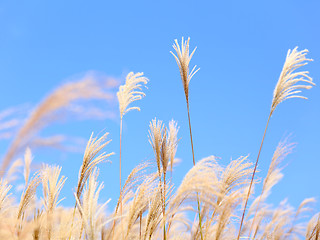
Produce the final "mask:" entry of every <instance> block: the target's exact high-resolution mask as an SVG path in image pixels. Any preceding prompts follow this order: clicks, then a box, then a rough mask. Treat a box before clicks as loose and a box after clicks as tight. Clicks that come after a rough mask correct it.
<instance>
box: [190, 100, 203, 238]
mask: <svg viewBox="0 0 320 240" xmlns="http://www.w3.org/2000/svg"><path fill="white" fill-rule="evenodd" d="M186 101H187V109H188V120H189V131H190V140H191V149H192V160H193V166H195V165H196V161H195V159H194V149H193V140H192V131H191V120H190V111H189V101H188V99H187V98H186ZM197 203H198V215H199V228H200V236H201V240H203V234H202V223H201V208H200V200H199V194H198V193H197Z"/></svg>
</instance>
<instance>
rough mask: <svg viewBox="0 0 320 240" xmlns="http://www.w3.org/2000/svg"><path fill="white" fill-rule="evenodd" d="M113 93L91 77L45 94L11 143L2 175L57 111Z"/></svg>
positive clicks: (2, 166) (108, 97) (103, 97)
mask: <svg viewBox="0 0 320 240" xmlns="http://www.w3.org/2000/svg"><path fill="white" fill-rule="evenodd" d="M112 98H113V95H112V94H110V93H106V92H104V91H103V90H102V88H101V86H99V84H98V82H96V81H95V80H94V79H92V77H89V78H88V77H85V78H84V79H82V80H80V81H78V82H72V83H66V84H64V85H62V86H61V87H59V88H58V89H56V90H55V91H54V92H53V93H51V94H50V95H49V96H47V97H46V98H45V99H44V100H43V101H42V102H41V103H40V104H39V105H38V106H37V107H36V108H35V109H34V110H33V111H32V113H31V114H30V116H29V117H28V119H27V120H26V121H25V123H24V125H23V126H22V127H21V128H20V130H19V132H18V133H17V135H16V136H15V138H14V140H13V142H12V143H11V145H10V147H9V149H8V151H7V153H6V155H5V156H4V158H3V161H2V165H1V169H0V170H1V172H0V176H3V175H4V173H5V171H6V169H7V167H8V165H9V164H10V162H11V161H12V159H13V158H14V157H15V156H16V154H18V153H19V152H21V150H22V149H24V148H25V147H26V145H27V144H29V143H30V140H31V138H32V137H33V136H34V135H35V134H36V133H37V132H38V131H39V130H40V129H41V128H43V127H45V126H47V125H48V124H49V123H51V122H53V121H54V120H57V114H56V113H57V111H59V110H61V109H63V108H66V107H67V106H69V105H70V104H71V103H73V102H74V101H76V100H79V99H107V100H110V99H112Z"/></svg>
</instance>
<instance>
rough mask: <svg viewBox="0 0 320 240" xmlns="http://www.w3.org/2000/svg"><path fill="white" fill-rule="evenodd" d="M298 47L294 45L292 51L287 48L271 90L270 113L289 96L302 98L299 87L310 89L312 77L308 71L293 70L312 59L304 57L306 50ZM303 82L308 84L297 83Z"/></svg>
mask: <svg viewBox="0 0 320 240" xmlns="http://www.w3.org/2000/svg"><path fill="white" fill-rule="evenodd" d="M297 49H298V47H295V48H294V49H293V50H292V51H291V50H290V49H289V50H288V53H287V57H286V61H285V63H284V66H283V69H282V72H281V74H280V77H279V80H278V83H277V85H276V87H275V89H274V92H273V100H272V105H271V114H272V113H273V111H274V110H275V109H276V107H277V106H278V104H279V103H281V102H283V101H285V100H286V99H289V98H303V99H307V98H306V97H304V96H301V95H298V94H299V93H300V92H301V89H310V88H312V86H313V85H315V84H314V83H313V82H312V78H311V77H309V75H308V74H309V72H308V71H301V72H295V70H296V69H298V68H299V67H302V66H304V65H306V64H307V63H308V61H313V60H312V59H309V58H306V54H307V53H308V50H307V49H305V50H302V51H298V50H297ZM300 82H305V83H307V84H309V85H299V84H298V83H300Z"/></svg>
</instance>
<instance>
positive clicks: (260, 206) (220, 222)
mask: <svg viewBox="0 0 320 240" xmlns="http://www.w3.org/2000/svg"><path fill="white" fill-rule="evenodd" d="M189 41H190V39H188V40H187V41H184V40H183V39H182V43H181V46H180V45H179V44H178V41H175V44H174V46H173V47H174V49H175V51H176V54H173V53H172V54H173V55H174V57H175V59H176V62H177V64H178V67H179V71H180V74H181V79H182V83H183V87H184V92H185V97H186V103H187V114H188V122H189V134H190V142H191V149H192V159H193V167H192V168H191V169H190V170H189V171H188V172H187V173H186V175H185V176H184V179H183V181H182V182H181V184H180V185H179V186H174V185H173V183H172V181H171V180H172V174H173V168H174V167H175V163H176V158H175V154H176V152H177V148H178V141H179V140H178V139H179V136H178V133H179V127H178V125H177V123H176V122H175V121H173V120H172V121H171V122H169V125H168V127H167V126H166V125H165V124H164V123H163V122H162V121H161V120H157V119H153V120H151V122H150V125H149V127H150V129H149V142H150V145H151V147H150V148H152V149H153V152H154V158H153V160H150V161H147V162H143V163H140V164H139V165H137V166H136V167H135V168H134V169H133V170H132V171H131V173H130V174H129V175H128V177H127V178H126V181H125V182H124V184H122V177H121V162H122V161H127V159H121V137H122V118H123V116H124V115H125V113H126V112H128V111H130V110H133V109H137V110H140V108H139V107H136V106H129V105H130V104H131V103H133V102H135V101H136V100H140V99H142V97H144V96H145V93H144V92H143V91H142V86H143V85H145V84H147V82H148V79H147V78H146V77H144V76H143V73H136V74H134V73H129V74H128V76H127V79H126V83H125V84H124V85H122V86H120V87H119V91H118V93H117V97H118V100H119V110H120V154H119V156H120V158H119V163H120V169H119V189H120V194H119V199H118V201H117V205H116V207H115V209H114V211H113V212H111V213H109V214H107V213H106V212H105V207H106V205H107V204H108V202H109V201H107V202H105V203H102V204H100V203H99V194H100V192H101V190H102V188H103V186H104V184H103V183H101V182H99V180H98V179H99V165H100V164H101V163H103V162H105V161H108V158H109V157H110V156H111V155H113V152H111V151H110V150H109V149H108V143H109V142H110V141H111V140H109V139H108V133H104V134H100V136H99V135H98V136H96V135H94V134H92V135H91V137H90V138H89V140H88V143H87V146H86V148H85V150H84V156H83V160H82V164H81V163H80V162H79V175H78V182H77V185H76V186H75V188H74V189H75V190H74V197H75V199H74V207H73V208H70V209H69V208H65V207H62V206H59V203H60V201H61V200H62V199H63V196H60V192H61V189H62V188H63V186H64V184H65V182H66V180H67V178H66V177H65V176H61V174H60V173H61V167H60V166H56V165H48V164H43V165H42V166H41V168H40V169H39V170H38V171H36V172H35V173H34V174H33V175H31V174H30V172H31V169H30V168H31V167H30V166H31V162H32V152H31V149H30V148H28V147H27V146H29V145H33V144H32V143H34V142H32V141H33V140H32V139H33V136H34V135H35V134H36V133H37V132H38V131H39V130H40V129H41V128H43V127H44V126H45V125H46V124H48V121H47V120H48V119H50V116H52V115H54V114H55V113H56V111H57V110H59V109H61V108H63V107H65V106H66V105H69V104H70V103H71V102H73V101H74V100H77V99H91V98H96V99H97V98H99V99H108V98H109V97H110V96H109V95H108V93H106V92H105V89H103V87H102V86H99V85H98V84H96V83H95V82H93V81H87V80H84V81H80V82H77V83H70V84H67V85H65V86H63V87H61V88H60V89H57V90H56V91H55V92H54V93H52V94H51V95H49V96H48V97H47V98H46V99H45V100H44V101H43V102H42V103H41V104H40V105H39V106H38V107H37V108H36V109H35V110H34V111H33V112H32V114H31V116H30V118H29V119H27V120H26V122H25V125H23V126H22V127H21V129H20V130H19V131H18V134H17V136H16V138H15V139H14V140H13V141H12V144H11V145H10V146H9V149H8V152H7V154H6V155H4V158H3V160H2V169H1V176H2V178H1V180H0V239H90V240H91V239H92V240H93V239H115V240H117V239H125V240H127V239H143V240H144V239H201V240H203V239H208V240H209V239H210V240H211V239H216V240H218V239H300V238H305V239H310V240H311V239H315V240H316V239H320V215H319V213H318V214H315V215H314V216H313V217H312V218H311V219H310V220H309V221H307V222H305V223H304V222H302V221H301V219H302V218H303V217H305V216H309V215H308V214H306V211H309V210H310V206H311V204H312V203H313V202H314V201H315V200H314V199H313V198H310V199H305V200H304V201H302V202H301V204H300V206H299V207H298V209H296V210H295V209H294V208H292V207H291V206H290V205H289V204H288V203H287V202H286V201H283V202H281V203H280V205H279V206H277V207H272V206H270V205H269V204H267V198H268V196H269V195H270V193H271V189H272V187H273V186H274V185H275V184H277V183H278V182H279V181H280V179H281V178H282V177H283V174H282V173H281V170H282V167H281V166H280V165H281V162H282V161H283V160H284V158H285V157H286V156H287V155H288V154H290V152H291V151H292V149H293V148H294V146H295V145H294V144H292V143H290V142H289V141H288V140H284V141H281V142H280V143H279V145H278V146H277V148H276V149H275V151H274V154H273V157H272V159H271V163H270V166H269V170H268V172H266V173H265V174H264V175H265V178H264V179H263V181H260V182H259V181H257V180H256V179H255V173H256V171H257V166H258V161H259V155H260V152H261V151H262V146H263V142H264V138H265V135H266V133H267V128H268V124H269V121H270V118H271V116H272V114H274V111H275V109H276V107H277V105H278V104H280V103H281V102H283V101H285V100H286V99H289V98H305V97H304V96H302V95H301V90H302V89H310V88H311V87H312V86H313V85H314V83H313V82H312V79H311V78H310V77H309V75H308V72H306V71H300V72H299V71H297V69H298V68H300V67H302V66H304V65H306V64H307V62H308V61H311V59H308V58H306V54H307V50H303V51H298V49H297V48H295V49H293V50H292V51H290V50H289V52H288V54H287V58H286V60H285V64H284V66H283V70H282V72H281V74H280V77H279V80H278V83H277V84H276V87H275V90H274V95H273V99H272V104H271V109H270V113H269V117H268V121H267V125H266V128H265V132H264V134H263V138H262V141H261V145H260V149H259V153H258V156H257V159H256V161H255V162H254V163H252V162H250V160H249V159H248V156H241V157H239V158H237V159H236V160H232V161H231V162H230V163H229V164H228V165H227V166H221V165H220V164H218V161H217V159H216V157H214V156H209V157H207V158H204V159H201V160H198V161H196V157H195V152H196V149H194V146H193V139H192V131H191V118H190V112H189V83H190V80H191V78H192V77H193V76H194V75H195V73H196V72H197V71H198V70H195V69H196V67H194V68H193V69H192V70H191V71H190V69H189V63H190V60H191V58H192V56H193V54H194V52H195V51H193V52H192V53H191V54H189ZM301 83H304V84H301ZM49 140H50V141H48V140H47V141H46V142H45V143H46V144H47V145H55V144H57V141H56V139H49ZM42 143H43V142H42ZM43 144H44V143H43ZM105 149H108V150H106V151H107V152H110V153H107V152H104V151H105ZM122 150H123V149H122ZM21 151H23V152H25V154H24V161H23V162H22V161H21V160H19V159H18V160H15V158H16V157H17V156H18V155H19V153H20V152H21ZM10 165H11V167H10V168H9V169H8V166H10ZM21 165H23V168H24V186H23V192H22V194H21V197H20V201H19V202H17V201H15V200H14V196H13V194H12V193H11V188H12V186H13V184H15V179H14V176H15V173H16V172H17V169H18V168H19V166H21ZM169 173H171V174H169ZM257 184H261V188H262V191H261V192H260V193H259V192H258V193H257V196H253V193H252V189H253V188H254V186H255V185H257ZM37 189H42V191H37ZM37 194H38V196H37ZM249 198H250V200H251V201H249Z"/></svg>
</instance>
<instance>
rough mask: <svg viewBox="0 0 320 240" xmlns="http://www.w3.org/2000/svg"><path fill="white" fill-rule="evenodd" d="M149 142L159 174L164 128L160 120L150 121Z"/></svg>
mask: <svg viewBox="0 0 320 240" xmlns="http://www.w3.org/2000/svg"><path fill="white" fill-rule="evenodd" d="M149 127H150V130H149V142H150V144H151V146H152V148H153V151H154V154H155V155H156V161H157V166H158V171H159V172H160V162H161V146H162V141H163V139H162V138H163V133H164V127H163V124H162V121H161V120H158V121H157V119H156V118H155V119H152V121H151V122H150V124H149Z"/></svg>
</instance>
